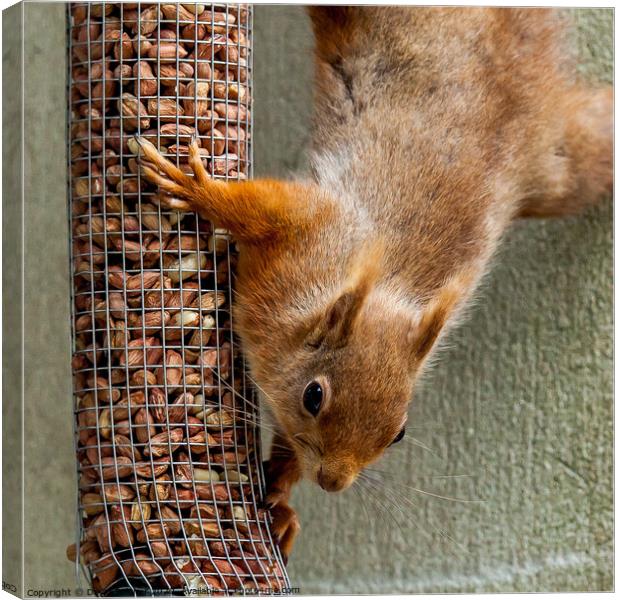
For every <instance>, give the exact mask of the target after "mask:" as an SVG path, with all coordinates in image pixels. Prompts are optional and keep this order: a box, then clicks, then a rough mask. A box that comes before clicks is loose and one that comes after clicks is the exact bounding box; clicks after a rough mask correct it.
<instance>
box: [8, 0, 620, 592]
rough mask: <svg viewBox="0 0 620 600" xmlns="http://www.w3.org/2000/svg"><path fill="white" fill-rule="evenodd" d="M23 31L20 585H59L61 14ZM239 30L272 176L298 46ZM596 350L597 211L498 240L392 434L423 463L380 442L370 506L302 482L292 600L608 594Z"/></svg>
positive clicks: (270, 22)
mask: <svg viewBox="0 0 620 600" xmlns="http://www.w3.org/2000/svg"><path fill="white" fill-rule="evenodd" d="M575 16H576V20H577V23H578V25H579V33H580V37H579V40H580V48H581V51H582V56H583V59H584V68H585V70H586V71H587V72H588V73H590V74H594V75H597V76H602V77H604V78H606V79H609V78H610V77H611V73H612V50H611V48H612V19H613V14H612V12H611V11H610V10H605V11H593V10H588V11H579V12H578V13H575ZM25 17H26V18H25V25H26V29H25V31H26V45H25V56H26V62H25V64H26V69H25V76H26V84H25V88H24V90H25V92H26V105H25V111H26V117H27V118H26V121H25V126H26V129H25V132H26V143H25V151H26V169H27V172H28V178H27V180H26V183H27V186H26V210H25V222H26V224H27V231H26V233H27V245H26V251H27V255H28V256H27V259H26V264H25V276H26V279H25V284H26V295H25V299H26V304H25V309H26V313H27V314H26V332H25V333H26V340H25V351H26V355H25V357H26V362H25V372H26V375H27V385H26V390H25V392H26V402H25V415H26V440H25V444H26V461H27V465H28V469H27V476H26V481H25V489H26V503H25V516H26V530H25V540H26V544H25V545H26V553H25V558H26V566H27V572H26V582H27V586H28V587H33V588H43V589H51V588H59V587H71V588H72V587H73V586H74V582H75V580H74V572H73V569H72V567H71V564H70V563H69V562H68V561H67V560H66V559H65V557H64V551H65V547H66V545H67V544H69V543H70V542H72V541H73V539H74V525H75V519H74V514H73V511H74V490H75V487H74V486H75V483H74V474H73V473H74V458H73V442H72V434H71V427H72V416H71V397H70V392H69V389H70V380H69V345H68V342H69V337H68V336H69V331H68V303H67V298H68V296H67V294H68V285H69V282H68V276H67V268H66V265H67V262H66V260H67V258H66V250H67V247H66V235H67V234H66V228H65V202H66V198H65V188H64V185H65V182H64V176H65V168H64V146H63V139H64V123H63V121H62V118H61V117H62V115H64V110H65V97H64V73H65V71H64V69H65V66H64V41H63V35H64V28H65V22H64V7H63V6H62V5H60V4H56V5H54V4H28V5H27V8H26V12H25ZM255 34H256V35H255V38H256V39H255V99H256V105H255V122H254V124H255V138H254V139H255V157H256V174H257V175H260V174H270V175H286V174H287V173H288V172H290V171H295V170H298V169H300V168H302V167H303V164H304V159H303V148H304V147H305V145H306V142H307V140H308V121H309V115H310V110H311V105H310V101H311V46H312V44H311V39H310V36H309V32H308V28H307V23H306V21H305V17H304V15H303V11H302V9H301V8H298V7H287V6H277V7H276V6H272V7H267V6H260V7H257V8H256V18H255ZM5 55H6V52H5ZM6 164H7V163H5V165H6ZM5 194H6V190H5ZM11 201H13V202H18V201H19V199H18V198H13V199H11V198H7V196H6V195H5V198H4V202H5V206H7V204H6V202H11ZM6 218H7V214H6V213H5V219H6ZM4 226H5V231H6V227H8V225H7V224H6V222H5V224H4ZM5 281H6V279H5ZM4 309H5V313H4V314H5V315H6V314H7V312H6V310H8V308H7V307H6V306H5V307H4ZM11 314H14V313H11ZM611 336H612V208H611V203H610V202H605V203H603V204H602V205H601V206H600V207H598V208H596V209H595V210H592V211H591V212H589V213H588V214H587V215H585V216H583V217H580V218H576V219H571V220H566V221H557V222H547V223H525V224H521V225H519V226H517V227H515V229H514V230H513V231H512V232H511V233H510V234H509V235H508V236H507V239H506V243H505V244H504V247H503V250H502V252H501V253H500V255H499V256H498V257H497V260H496V266H495V269H494V271H493V272H492V273H491V275H490V276H489V278H488V280H487V282H486V284H485V286H484V289H483V290H482V292H481V294H480V301H479V302H478V304H477V306H476V307H475V308H474V309H472V311H471V315H470V319H469V321H468V322H467V323H466V324H465V325H464V326H463V327H462V328H461V329H460V330H458V331H457V332H455V334H454V335H453V336H452V337H451V339H450V343H449V347H447V348H446V349H445V350H444V351H443V352H442V354H441V356H440V360H439V361H438V364H437V367H436V368H435V369H434V370H433V371H432V373H431V374H430V376H429V377H428V378H427V380H426V381H425V385H424V386H423V389H421V390H419V392H418V394H417V396H416V399H415V402H414V404H413V406H412V409H411V415H410V423H411V424H412V426H411V427H410V428H409V434H410V436H411V435H412V436H415V438H417V440H419V441H420V442H421V443H422V444H424V445H425V446H427V447H429V448H430V449H431V450H432V453H431V451H429V450H424V449H423V448H422V447H421V446H418V445H416V444H415V443H414V442H413V441H410V442H408V443H407V442H403V443H402V444H401V445H400V446H397V447H395V448H394V450H393V452H390V453H389V456H387V457H386V459H385V460H384V461H383V464H382V465H381V468H382V469H384V470H385V472H386V476H385V477H386V485H385V489H384V491H383V492H381V494H379V495H377V492H373V493H374V494H375V495H374V496H373V495H372V494H371V493H369V492H368V491H364V492H362V494H361V495H360V496H358V495H356V493H355V492H354V491H351V492H347V493H345V494H343V495H341V496H328V495H326V494H325V493H323V492H322V491H321V490H319V489H318V488H315V487H311V486H305V485H304V486H302V487H301V488H300V489H299V490H298V491H297V492H296V494H295V498H294V501H295V505H296V506H297V507H298V508H299V512H300V516H301V520H302V525H303V531H302V534H301V537H300V539H299V542H298V545H297V548H296V550H295V552H294V555H293V556H292V558H291V561H290V565H289V566H290V574H291V577H292V579H293V582H294V584H295V585H297V586H299V587H300V588H301V591H302V592H303V593H321V592H351V593H354V592H381V591H383V592H390V591H426V592H437V591H500V590H501V591H525V590H528V591H533V590H537V591H543V590H545V591H555V590H601V589H611V587H612V585H613V580H612V543H613V542H612V539H613V521H612V337H611ZM8 348H9V349H10V350H12V351H16V350H15V348H14V347H13V345H11V346H8ZM13 389H18V387H17V384H15V386H14V388H13ZM453 476H458V477H453ZM413 488H416V489H421V490H425V491H428V492H432V493H436V494H439V495H442V496H450V497H458V498H464V499H468V500H479V501H481V502H475V503H463V502H456V501H450V500H442V499H439V498H436V497H431V496H424V495H422V494H420V493H419V492H416V491H414V490H413ZM6 491H7V490H5V492H6ZM7 517H8V519H9V520H10V519H11V515H6V514H5V519H7Z"/></svg>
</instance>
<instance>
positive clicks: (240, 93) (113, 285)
mask: <svg viewBox="0 0 620 600" xmlns="http://www.w3.org/2000/svg"><path fill="white" fill-rule="evenodd" d="M251 18H252V16H251V9H250V8H249V7H248V6H246V5H224V4H222V5H196V4H154V3H141V2H138V3H98V2H95V3H73V4H71V5H68V22H69V32H68V40H69V98H70V111H69V112H70V114H69V135H68V138H69V141H68V143H69V156H70V164H69V181H70V186H69V187H70V189H69V199H70V200H69V203H70V206H69V219H70V224H71V231H72V240H71V267H72V274H73V286H72V311H73V312H72V325H73V336H72V338H73V364H72V366H73V374H74V396H75V440H76V452H77V457H78V476H79V484H78V488H79V489H78V502H79V515H78V536H77V540H76V546H75V548H74V551H75V555H76V556H75V562H76V575H77V577H78V581H79V579H80V572H81V570H82V569H81V566H82V567H86V572H87V574H90V581H91V582H92V586H93V588H94V590H95V591H96V592H97V593H99V594H102V595H106V594H111V593H115V594H118V593H119V592H120V593H123V595H153V594H157V593H170V594H183V593H185V594H191V595H201V594H202V593H204V594H212V593H218V592H219V593H231V592H239V593H260V592H271V593H273V592H282V591H284V590H285V589H286V588H287V587H288V585H289V583H288V579H287V576H286V573H285V570H284V567H283V564H282V560H281V557H280V554H279V552H278V550H277V547H276V545H275V544H274V541H273V539H272V538H271V534H270V531H269V515H268V513H267V512H266V511H265V510H264V509H262V508H260V506H261V503H262V499H263V493H264V480H263V473H262V465H261V457H260V443H259V431H258V417H259V415H258V407H257V406H256V403H255V402H256V401H255V396H254V395H253V393H252V390H251V388H250V386H249V384H248V383H247V382H246V377H245V370H244V365H243V361H242V357H241V356H240V354H239V348H238V347H237V345H236V340H235V336H234V335H233V314H232V312H231V308H230V307H231V304H232V293H233V292H232V277H233V272H234V266H235V261H236V253H235V249H234V245H233V244H232V242H231V241H230V239H229V236H228V233H227V232H226V231H223V230H214V229H213V228H212V226H211V224H210V223H208V222H205V221H203V220H201V219H199V218H198V217H197V216H196V215H195V214H190V213H179V212H177V211H170V210H166V209H164V208H163V207H161V206H160V205H159V203H158V197H157V190H156V189H155V188H153V187H152V186H150V185H149V184H147V182H146V181H145V180H143V179H142V178H141V176H140V171H139V169H138V164H137V162H136V158H137V152H136V150H137V147H136V145H135V142H134V140H133V136H134V135H136V134H138V135H141V136H143V137H146V138H147V139H150V140H151V141H152V142H153V143H154V144H156V145H157V146H158V147H159V149H160V150H161V151H163V152H165V154H166V155H168V156H170V157H173V158H174V159H175V160H176V162H177V165H180V166H181V168H183V169H184V170H185V169H186V170H187V172H188V173H191V170H190V169H189V168H188V167H187V164H186V161H187V144H188V143H189V141H190V139H191V137H192V136H194V135H195V136H197V139H198V141H199V144H200V146H201V148H202V152H203V154H204V162H205V166H206V167H207V169H208V171H209V172H210V173H211V174H212V176H213V177H216V178H222V179H242V178H245V177H246V176H250V175H251V149H250V139H251V114H250V110H249V108H248V106H249V103H250V99H251V53H250V51H251ZM80 565H81V566H80Z"/></svg>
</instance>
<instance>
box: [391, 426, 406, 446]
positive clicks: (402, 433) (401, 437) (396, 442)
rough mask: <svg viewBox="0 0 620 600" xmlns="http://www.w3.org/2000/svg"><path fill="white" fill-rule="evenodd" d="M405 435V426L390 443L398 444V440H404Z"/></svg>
mask: <svg viewBox="0 0 620 600" xmlns="http://www.w3.org/2000/svg"><path fill="white" fill-rule="evenodd" d="M404 437H405V428H404V427H403V428H402V429H401V430H400V431H399V432H398V435H397V436H396V437H395V438H394V440H393V441H392V443H391V444H390V446H393V445H394V444H398V442H400V440H402V439H403V438H404Z"/></svg>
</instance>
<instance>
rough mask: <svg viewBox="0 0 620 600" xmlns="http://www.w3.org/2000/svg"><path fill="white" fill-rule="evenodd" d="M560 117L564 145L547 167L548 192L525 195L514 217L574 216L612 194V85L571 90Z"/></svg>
mask: <svg viewBox="0 0 620 600" xmlns="http://www.w3.org/2000/svg"><path fill="white" fill-rule="evenodd" d="M565 115H566V117H565V118H566V130H565V137H564V143H563V144H562V147H561V148H560V150H559V155H558V154H556V155H555V156H554V157H553V158H552V159H550V160H549V166H548V167H547V170H548V171H549V173H550V177H549V181H550V184H549V185H548V186H546V187H547V188H548V189H547V190H546V191H543V192H542V193H540V194H536V195H534V196H531V197H528V198H527V199H526V200H525V202H524V203H523V205H522V208H521V210H520V212H519V213H518V215H517V216H518V217H561V216H566V215H573V214H577V213H579V212H581V211H582V210H584V209H585V208H587V207H588V206H591V205H593V204H595V203H596V202H597V201H599V200H600V199H601V198H602V197H604V196H605V195H608V194H610V193H611V191H612V187H613V89H612V87H611V86H609V87H605V88H600V89H584V88H578V89H575V90H573V91H571V92H570V96H569V98H568V102H567V107H566V109H565ZM554 161H555V162H556V164H557V165H558V168H557V169H556V168H554V164H553V163H554Z"/></svg>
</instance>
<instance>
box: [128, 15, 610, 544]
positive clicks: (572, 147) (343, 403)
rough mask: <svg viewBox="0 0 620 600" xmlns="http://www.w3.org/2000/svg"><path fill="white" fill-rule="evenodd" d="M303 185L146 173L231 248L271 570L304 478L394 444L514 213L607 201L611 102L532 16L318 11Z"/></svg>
mask: <svg viewBox="0 0 620 600" xmlns="http://www.w3.org/2000/svg"><path fill="white" fill-rule="evenodd" d="M308 11H309V14H310V17H311V20H312V24H313V28H314V33H315V37H316V85H315V88H316V89H315V116H314V138H313V140H314V141H313V144H312V151H311V173H310V176H309V177H308V178H307V179H304V180H301V179H300V180H296V181H275V180H269V179H258V180H254V181H241V182H222V181H215V180H213V179H211V178H210V177H209V176H208V175H207V172H206V170H205V167H204V164H203V162H202V160H203V159H201V157H200V154H199V150H198V145H197V142H193V143H192V145H191V148H190V153H189V164H190V166H191V168H192V169H193V172H194V176H193V177H191V176H188V175H185V174H184V173H183V172H181V170H179V169H178V168H177V167H176V166H174V165H173V164H172V163H171V162H170V161H168V160H166V159H165V158H163V157H162V156H161V155H160V154H159V153H158V151H157V149H156V148H155V147H154V146H153V145H152V144H150V143H149V142H147V141H146V140H140V147H141V164H142V170H143V173H144V175H145V176H146V177H147V178H148V179H149V180H150V181H151V182H152V183H155V184H157V185H159V186H160V189H161V190H162V191H163V192H165V194H167V200H166V203H167V204H168V206H170V207H172V208H176V209H179V210H184V211H197V212H198V213H200V215H202V216H203V217H204V218H206V219H210V220H211V221H213V222H214V223H215V224H216V226H218V227H223V228H226V229H228V230H230V231H231V233H232V234H233V236H234V237H235V238H236V240H237V242H238V247H239V252H240V254H239V263H238V274H237V290H236V291H237V301H236V306H235V311H236V313H235V315H236V316H235V320H236V324H237V332H238V335H239V336H240V338H241V341H242V345H243V348H244V352H245V355H246V356H247V358H248V362H249V367H250V369H251V374H252V376H253V378H254V379H255V380H256V382H257V384H258V385H259V386H260V392H261V396H262V400H263V401H265V402H267V403H268V404H269V406H270V408H271V409H272V412H273V413H274V416H275V419H276V422H277V427H278V430H279V433H278V435H277V436H276V438H275V442H274V447H273V449H272V457H271V460H270V462H269V466H268V495H267V501H268V503H269V504H270V505H271V506H272V514H273V517H274V522H273V530H274V533H275V535H276V536H277V539H278V540H279V542H280V546H281V550H282V552H283V554H284V555H285V556H288V554H289V553H290V551H291V548H292V546H293V541H294V539H295V536H296V534H297V532H298V530H299V523H298V520H297V517H296V514H295V512H294V510H293V509H292V508H291V507H290V506H289V503H288V502H289V496H290V492H291V487H292V486H293V485H294V484H295V483H296V482H297V481H298V480H299V479H301V478H302V477H305V478H308V479H310V480H313V481H315V482H317V483H318V484H319V485H320V486H321V487H322V488H324V489H325V490H328V491H339V490H344V489H345V488H347V487H348V486H350V485H351V483H352V482H353V481H354V480H355V478H356V476H357V475H358V474H359V473H360V471H361V470H362V469H364V467H366V466H367V465H369V464H370V463H372V462H373V461H375V460H376V459H378V458H379V457H380V456H381V455H382V454H383V452H384V451H385V450H386V449H387V448H388V447H389V446H390V445H391V444H393V443H394V442H396V441H398V440H399V439H400V438H401V437H402V436H403V434H404V431H405V424H406V421H407V407H408V405H409V403H410V401H411V398H412V394H413V388H414V385H415V382H416V380H417V379H418V378H419V376H420V373H421V372H422V370H423V367H424V365H425V363H426V361H427V359H428V357H429V355H430V354H431V353H432V351H433V349H434V348H435V347H436V345H437V341H438V339H439V338H440V337H441V336H442V335H444V334H445V332H446V331H447V330H448V329H449V327H450V325H451V324H453V323H454V322H455V320H456V318H457V316H458V315H459V313H460V312H461V310H462V308H463V306H464V305H465V304H466V303H467V301H468V299H469V298H470V296H471V294H472V292H473V290H474V289H475V288H476V286H477V284H478V283H479V281H480V279H481V277H482V276H483V274H484V273H485V271H486V270H487V269H488V266H489V262H490V260H491V258H492V256H493V253H494V252H495V250H496V248H497V245H498V243H499V241H500V238H501V237H502V234H503V232H504V231H505V230H506V229H507V228H508V227H509V226H510V224H511V223H512V222H513V221H514V220H515V219H517V218H520V217H553V216H561V215H569V214H575V213H578V212H579V211H581V210H582V209H583V208H585V207H587V206H589V205H591V204H593V203H595V202H596V201H597V199H599V198H600V197H601V196H603V195H604V194H608V193H610V191H611V187H612V179H613V169H612V130H613V128H612V105H613V104H612V90H611V87H601V88H598V89H594V88H591V87H588V86H586V85H585V84H583V83H581V82H579V80H578V79H577V77H576V70H575V67H574V65H573V64H572V62H571V59H570V53H569V52H568V50H567V46H566V44H565V37H566V31H565V29H566V28H565V25H564V22H563V21H564V19H563V17H562V16H561V14H560V13H558V12H557V11H554V10H548V9H507V8H412V7H370V6H369V7H350V6H337V7H336V6H331V7H329V6H322V7H319V6H317V7H310V8H309V9H308Z"/></svg>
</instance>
